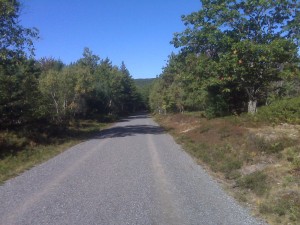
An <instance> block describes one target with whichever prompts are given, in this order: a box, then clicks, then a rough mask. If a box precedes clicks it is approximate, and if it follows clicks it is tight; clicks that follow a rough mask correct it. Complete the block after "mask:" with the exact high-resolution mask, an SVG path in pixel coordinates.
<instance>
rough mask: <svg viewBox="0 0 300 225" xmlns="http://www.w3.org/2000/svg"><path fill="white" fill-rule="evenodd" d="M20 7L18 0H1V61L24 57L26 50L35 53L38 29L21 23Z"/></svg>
mask: <svg viewBox="0 0 300 225" xmlns="http://www.w3.org/2000/svg"><path fill="white" fill-rule="evenodd" d="M20 8H21V6H20V2H19V1H18V0H0V61H3V60H7V59H17V58H23V57H24V56H26V53H25V51H26V50H29V52H30V53H31V55H33V54H34V46H33V39H36V38H38V30H37V29H36V28H24V27H23V26H21V25H20V24H19V16H20Z"/></svg>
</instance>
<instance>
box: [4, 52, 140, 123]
mask: <svg viewBox="0 0 300 225" xmlns="http://www.w3.org/2000/svg"><path fill="white" fill-rule="evenodd" d="M14 60H15V59H7V60H1V62H0V93H1V95H0V123H1V126H5V127H8V126H15V125H20V124H29V123H31V124H32V123H35V122H40V121H43V122H44V123H54V124H65V123H67V122H68V121H69V120H71V119H76V118H87V117H91V116H93V115H126V114H128V113H131V112H135V111H136V110H139V109H141V108H142V107H143V102H142V100H141V97H140V95H139V93H138V92H137V88H136V86H135V83H134V81H133V79H132V77H131V76H130V73H129V71H128V70H127V68H126V66H125V64H124V63H122V65H121V66H120V67H118V66H114V65H112V62H111V61H110V60H109V59H108V58H107V59H103V60H100V58H99V57H98V56H97V55H94V54H93V53H92V52H91V51H90V50H89V49H88V48H85V49H84V52H83V57H82V58H81V59H79V60H78V61H77V62H75V63H72V64H70V65H64V64H63V63H62V62H61V61H60V60H55V59H53V58H43V59H41V60H38V61H36V60H34V59H26V58H23V59H22V60H18V61H14Z"/></svg>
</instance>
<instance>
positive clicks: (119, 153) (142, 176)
mask: <svg viewBox="0 0 300 225" xmlns="http://www.w3.org/2000/svg"><path fill="white" fill-rule="evenodd" d="M216 163H217V162H216ZM0 201H1V202H0V224H2V225H14V224H22V225H26V224H28V225H29V224H30V225H42V224H57V225H63V224H70V225H77V224H79V225H85V224H86V225H92V224H103V225H110V224H114V225H117V224H120V225H125V224H140V225H147V224H152V225H154V224H166V225H177V224H178V225H185V224H203V225H210V224H212V225H218V224H228V225H235V224H236V225H242V224H251V225H252V224H263V223H262V222H260V221H258V220H257V219H255V218H253V217H252V216H250V213H249V211H248V210H246V209H244V208H242V207H241V206H239V205H238V204H237V203H236V201H235V200H233V199H232V198H231V197H230V196H228V195H227V194H226V193H225V192H224V191H223V190H222V189H221V187H220V186H219V185H218V183H217V182H216V181H214V180H213V179H212V178H211V177H210V176H209V175H208V174H207V173H206V172H205V171H204V170H203V169H202V168H201V167H200V166H198V165H197V164H196V163H195V162H194V160H193V159H192V158H191V157H190V156H188V155H187V154H186V153H185V152H184V151H183V150H182V149H181V147H180V146H179V145H177V144H176V143H175V142H174V140H173V139H172V137H171V136H170V135H168V134H166V133H164V132H163V130H162V129H161V128H160V127H159V126H158V125H157V124H156V123H155V122H153V120H152V119H151V118H149V117H148V116H147V115H137V116H132V117H129V118H128V119H125V120H123V121H121V122H119V123H117V124H115V125H114V126H113V127H112V128H110V129H108V130H105V131H103V132H102V133H101V134H99V136H97V137H95V138H94V139H91V140H89V141H86V142H84V143H81V144H79V145H76V146H74V147H72V148H70V149H68V150H67V151H65V152H64V153H62V154H60V155H59V156H57V157H55V158H53V159H51V160H49V161H48V162H46V163H43V164H41V165H39V166H36V167H34V168H33V169H31V170H29V171H27V172H25V173H23V174H22V175H20V176H18V177H16V178H14V179H11V180H9V181H7V182H6V183H5V184H3V185H2V186H0Z"/></svg>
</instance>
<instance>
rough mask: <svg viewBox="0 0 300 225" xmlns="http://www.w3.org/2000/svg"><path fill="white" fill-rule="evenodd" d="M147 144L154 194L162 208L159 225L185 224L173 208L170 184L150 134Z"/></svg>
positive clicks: (177, 210) (173, 201) (173, 200)
mask: <svg viewBox="0 0 300 225" xmlns="http://www.w3.org/2000/svg"><path fill="white" fill-rule="evenodd" d="M147 143H148V148H149V151H150V155H151V161H152V167H153V172H154V180H155V184H156V185H155V187H156V192H157V195H158V197H159V199H158V202H161V207H162V211H160V213H161V216H160V218H162V219H163V221H160V223H159V224H172V225H182V224H185V223H186V222H184V221H183V219H182V218H183V217H182V215H181V213H180V211H179V209H178V208H177V207H176V206H175V199H174V198H173V196H172V192H171V184H170V183H169V182H168V180H167V177H166V174H165V171H164V168H163V165H162V163H161V160H160V157H159V153H158V149H157V147H156V145H155V143H154V141H153V138H152V135H150V134H148V135H147Z"/></svg>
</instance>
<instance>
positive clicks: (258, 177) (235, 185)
mask: <svg viewBox="0 0 300 225" xmlns="http://www.w3.org/2000/svg"><path fill="white" fill-rule="evenodd" d="M199 115H200V116H199ZM156 120H157V122H159V123H160V124H161V125H162V126H163V127H165V128H166V130H168V131H170V132H171V133H172V134H173V136H175V138H176V139H177V140H178V142H179V143H180V144H181V145H182V146H183V147H184V148H185V149H186V150H187V151H188V152H189V153H190V154H191V155H192V156H194V157H195V158H196V160H197V161H198V162H199V163H200V164H202V165H203V166H204V167H205V168H207V170H208V171H209V172H211V173H212V174H213V175H214V176H216V178H218V180H221V181H222V183H224V185H225V186H226V189H227V190H229V192H230V193H231V194H232V195H233V196H235V197H236V198H237V199H238V200H239V201H241V202H244V203H247V204H250V205H251V206H252V209H253V212H254V214H256V215H259V216H260V217H262V218H265V219H266V220H267V221H268V222H269V223H270V224H299V221H300V188H299V186H300V132H299V131H300V127H299V125H290V124H279V125H276V126H275V125H272V124H262V123H261V122H253V120H250V119H249V118H247V116H245V117H228V118H218V119H212V120H208V119H205V118H201V113H195V114H193V113H189V114H174V115H167V116H157V117H156Z"/></svg>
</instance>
